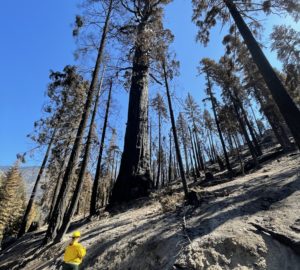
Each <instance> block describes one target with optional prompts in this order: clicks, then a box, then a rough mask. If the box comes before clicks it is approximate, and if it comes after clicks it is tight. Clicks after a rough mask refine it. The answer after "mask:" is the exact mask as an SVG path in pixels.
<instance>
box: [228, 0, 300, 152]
mask: <svg viewBox="0 0 300 270" xmlns="http://www.w3.org/2000/svg"><path fill="white" fill-rule="evenodd" d="M224 3H225V4H226V6H227V7H228V9H229V11H230V13H231V15H232V17H233V19H234V21H235V23H236V25H237V27H238V29H239V31H240V33H241V35H242V37H243V39H244V41H245V43H246V45H247V47H248V49H249V51H250V53H251V55H252V58H253V61H254V62H255V64H256V65H257V67H258V69H259V71H260V73H261V75H262V77H263V78H264V80H265V82H266V84H267V86H268V88H269V89H270V91H271V94H272V96H273V98H274V101H275V102H276V104H277V105H278V108H279V110H280V112H281V114H282V116H283V118H284V120H285V121H286V123H287V125H288V127H289V129H290V130H291V133H292V135H293V137H294V139H295V142H296V145H297V146H298V148H299V149H300V111H299V109H298V108H297V106H296V104H295V103H294V101H293V100H292V98H291V97H290V96H289V94H288V92H287V90H286V89H285V87H284V85H283V83H282V82H281V80H280V79H279V78H278V76H277V74H276V73H275V71H274V70H273V68H272V66H271V64H270V63H269V61H268V60H267V58H266V56H265V55H264V53H263V51H262V50H261V48H260V47H259V45H258V43H257V41H256V40H255V38H254V36H253V34H252V33H251V31H250V29H249V27H248V26H247V25H246V23H245V21H244V19H243V18H242V16H241V14H240V13H239V11H238V10H237V8H236V5H235V4H234V3H233V1H232V0H224Z"/></svg>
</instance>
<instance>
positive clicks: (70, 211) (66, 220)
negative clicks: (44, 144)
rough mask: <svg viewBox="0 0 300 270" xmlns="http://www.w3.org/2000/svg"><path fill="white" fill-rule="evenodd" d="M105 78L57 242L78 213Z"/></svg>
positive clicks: (97, 96)
mask: <svg viewBox="0 0 300 270" xmlns="http://www.w3.org/2000/svg"><path fill="white" fill-rule="evenodd" d="M103 76H104V71H103V75H102V79H101V83H100V86H99V90H98V92H97V95H96V100H95V105H94V109H93V113H92V117H91V121H90V127H89V132H88V136H87V140H86V144H85V149H84V155H83V159H82V162H81V168H80V171H79V176H78V179H77V183H76V187H75V190H74V192H73V195H72V198H71V202H70V205H69V207H68V209H67V211H66V212H65V214H64V218H63V223H62V225H61V227H60V228H59V230H58V232H57V236H56V237H55V240H54V241H55V242H59V241H61V239H62V238H63V236H64V234H65V233H66V232H67V230H68V228H69V226H70V223H71V219H72V217H73V216H74V213H75V211H76V207H77V205H78V204H79V197H80V192H81V190H82V187H83V184H84V178H85V173H86V168H87V165H88V161H89V157H90V152H91V146H92V139H93V128H94V124H95V118H96V115H97V108H98V106H99V99H100V92H101V88H102V82H103ZM110 87H111V85H110ZM110 91H111V88H110Z"/></svg>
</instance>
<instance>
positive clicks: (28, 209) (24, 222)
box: [18, 128, 57, 238]
mask: <svg viewBox="0 0 300 270" xmlns="http://www.w3.org/2000/svg"><path fill="white" fill-rule="evenodd" d="M56 132H57V129H56V128H55V129H54V130H53V133H52V136H51V139H50V142H49V144H48V147H47V151H46V154H45V156H44V159H43V162H42V166H41V168H40V170H39V173H38V175H37V178H36V180H35V184H34V187H33V190H32V192H31V196H30V199H29V201H28V204H27V207H26V210H25V213H24V216H23V219H22V223H21V225H20V230H19V232H18V238H19V237H21V236H22V235H24V233H25V232H26V226H27V223H28V218H29V214H30V212H31V210H32V206H33V203H34V199H35V195H36V191H37V188H38V186H39V183H40V180H41V178H42V175H43V173H44V171H45V167H46V164H47V161H48V157H49V154H50V150H51V147H52V144H53V141H54V139H55V136H56Z"/></svg>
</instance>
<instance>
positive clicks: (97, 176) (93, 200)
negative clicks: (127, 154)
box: [90, 80, 112, 216]
mask: <svg viewBox="0 0 300 270" xmlns="http://www.w3.org/2000/svg"><path fill="white" fill-rule="evenodd" d="M111 91H112V80H111V81H110V85H109V92H108V98H107V102H106V110H105V117H104V122H103V128H102V135H101V141H100V148H99V155H98V160H97V167H96V174H95V179H94V182H93V188H92V196H91V205H90V216H93V215H96V214H97V199H98V189H99V183H100V177H101V163H102V154H103V149H104V141H105V135H106V128H107V121H108V115H109V108H110V100H111Z"/></svg>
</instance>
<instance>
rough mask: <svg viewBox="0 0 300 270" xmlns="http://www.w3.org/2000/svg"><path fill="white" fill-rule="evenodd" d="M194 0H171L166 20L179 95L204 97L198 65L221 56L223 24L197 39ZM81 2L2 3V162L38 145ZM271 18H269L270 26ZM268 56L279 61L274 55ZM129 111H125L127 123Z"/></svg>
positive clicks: (34, 161)
mask: <svg viewBox="0 0 300 270" xmlns="http://www.w3.org/2000/svg"><path fill="white" fill-rule="evenodd" d="M190 2H191V1H190V0H176V1H174V2H173V3H171V4H170V5H169V6H168V8H167V11H166V19H165V21H166V25H167V27H169V28H170V29H171V30H172V31H173V33H174V34H175V37H176V38H175V42H174V45H173V49H174V51H176V53H177V56H178V59H179V60H180V61H181V76H180V77H179V78H177V79H176V81H175V86H176V95H177V96H178V97H184V96H185V95H186V93H187V92H188V91H190V92H192V94H193V95H194V96H195V98H196V99H197V100H198V101H200V100H201V99H202V97H203V96H202V94H201V89H202V87H203V79H202V78H200V77H197V76H196V66H197V65H198V63H199V60H200V59H201V58H202V57H205V56H209V57H212V58H216V59H218V58H219V56H221V55H222V54H223V50H222V45H221V44H220V36H221V33H220V29H216V30H214V31H213V34H212V39H211V42H210V45H209V46H208V48H203V47H202V46H201V45H200V44H196V43H195V34H196V28H195V26H194V25H193V24H192V22H191V14H192V9H191V4H190ZM77 4H78V2H77V1H67V0H65V1H63V0H48V1H40V0H27V1H17V2H16V1H3V2H2V3H1V9H0V25H1V28H0V36H1V43H0V61H1V62H0V63H1V65H0V79H1V87H0V94H1V98H0V100H1V104H0V123H1V125H0V165H10V164H12V163H13V162H14V161H15V159H16V154H17V153H18V152H23V151H26V150H28V149H30V148H31V147H32V146H33V144H32V143H31V142H30V140H29V139H27V138H26V135H27V134H28V133H30V132H31V131H32V127H33V122H34V121H35V120H37V119H39V117H40V116H41V108H42V105H43V103H44V101H45V96H44V91H45V89H46V87H47V84H48V83H49V79H48V75H49V70H50V69H53V70H61V69H62V68H63V67H64V66H65V65H67V64H72V63H74V59H73V52H74V49H75V44H74V40H73V38H72V35H71V32H72V27H71V24H72V22H73V20H74V16H75V14H76V13H77ZM271 24H272V22H271V23H269V24H267V30H268V31H269V30H270V28H271ZM268 56H269V57H270V58H271V62H272V63H273V64H274V65H278V62H276V60H275V57H274V55H269V54H268ZM123 102H127V101H123ZM123 105H124V104H123ZM124 108H126V105H124ZM126 113H127V112H126V111H124V112H123V113H122V112H121V114H122V115H123V117H122V120H123V121H124V124H125V120H126V119H125V115H126ZM39 159H40V155H37V156H36V157H35V158H34V159H32V160H29V162H28V165H32V164H39V162H40V161H39Z"/></svg>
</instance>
